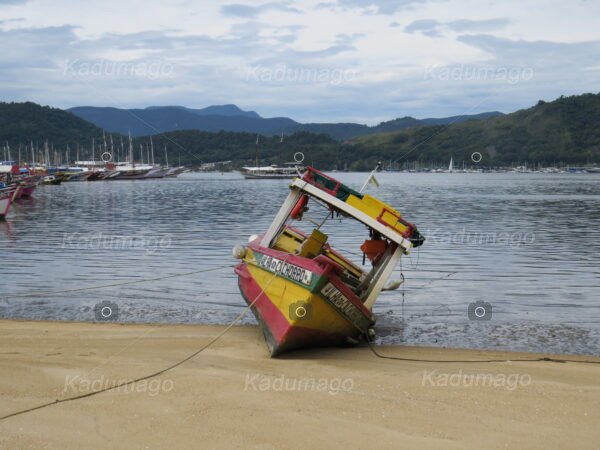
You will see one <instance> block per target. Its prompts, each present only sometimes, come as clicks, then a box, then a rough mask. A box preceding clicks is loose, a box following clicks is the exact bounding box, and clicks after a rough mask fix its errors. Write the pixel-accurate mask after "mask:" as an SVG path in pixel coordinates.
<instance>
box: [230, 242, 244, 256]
mask: <svg viewBox="0 0 600 450" xmlns="http://www.w3.org/2000/svg"><path fill="white" fill-rule="evenodd" d="M231 254H232V255H233V257H234V258H236V259H243V258H244V256H246V247H244V246H243V245H236V246H235V247H233V250H231Z"/></svg>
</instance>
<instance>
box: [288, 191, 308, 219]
mask: <svg viewBox="0 0 600 450" xmlns="http://www.w3.org/2000/svg"><path fill="white" fill-rule="evenodd" d="M307 203H308V195H306V194H302V197H300V198H299V199H298V201H297V202H296V204H295V205H294V209H292V212H291V214H290V217H291V218H292V219H297V218H299V217H301V216H302V213H303V212H304V207H305V206H306V204H307Z"/></svg>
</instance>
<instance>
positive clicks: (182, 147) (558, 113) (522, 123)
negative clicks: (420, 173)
mask: <svg viewBox="0 0 600 450" xmlns="http://www.w3.org/2000/svg"><path fill="white" fill-rule="evenodd" d="M165 108H168V109H169V110H170V114H171V115H172V116H171V117H175V118H176V119H177V120H180V117H182V119H181V120H188V119H186V118H188V117H189V116H192V117H193V118H194V117H195V118H200V119H206V118H209V119H211V120H213V119H214V118H218V120H219V121H221V120H224V119H228V120H234V121H235V122H236V123H239V124H247V123H249V122H251V121H259V122H261V121H262V120H264V119H256V118H254V117H240V116H231V117H227V116H213V115H207V116H199V115H197V114H195V113H190V112H188V111H185V110H182V108H179V107H165ZM161 109H163V108H161ZM96 110H97V108H93V109H92V111H96ZM140 111H145V112H146V113H147V116H146V117H150V118H151V119H153V120H158V119H154V118H153V117H152V112H153V109H152V108H150V109H147V110H140ZM113 113H114V111H113ZM158 113H159V114H158V115H159V117H160V116H162V113H164V111H158ZM115 114H121V115H122V117H123V118H128V117H127V116H130V112H127V111H125V110H118V109H117V110H116V113H115ZM177 114H182V115H181V116H178V115H177ZM463 119H464V117H462V116H460V117H455V118H447V122H446V123H444V124H435V125H421V123H422V122H423V121H419V120H417V119H413V118H410V117H404V118H400V119H396V120H393V121H389V122H383V123H381V124H379V125H377V126H376V127H366V126H365V125H358V124H336V125H337V126H339V127H340V129H342V128H346V129H347V130H346V131H347V132H348V133H350V132H354V131H356V130H359V129H360V130H362V131H365V129H366V131H369V132H370V131H372V130H373V129H377V130H388V131H384V132H380V133H375V134H373V133H371V134H366V135H363V136H359V137H356V138H353V139H349V140H346V141H344V142H343V143H342V142H340V141H339V139H334V138H333V137H331V136H330V135H329V134H325V133H321V134H316V133H313V132H308V131H297V132H295V133H293V134H291V135H289V136H286V137H285V138H284V139H283V142H281V138H280V136H278V135H276V134H272V133H271V134H270V135H269V133H264V134H263V135H262V136H261V137H259V144H258V146H257V145H256V139H257V136H256V133H255V132H231V131H218V132H209V131H199V130H190V129H187V130H178V131H169V132H166V133H162V134H158V135H156V134H155V135H153V142H154V148H155V150H156V151H155V155H156V160H157V161H158V162H163V160H162V156H163V155H164V152H163V151H162V150H163V148H164V147H165V146H166V147H167V150H168V153H169V160H170V161H171V162H173V161H177V162H179V161H181V163H182V164H190V165H198V164H200V163H201V162H214V161H227V160H231V161H233V165H234V166H240V165H242V164H248V163H252V162H253V161H254V158H255V156H256V152H257V150H258V154H259V158H260V161H261V163H263V164H270V163H282V162H287V161H291V160H292V159H293V155H294V153H295V152H297V151H301V152H303V153H304V154H305V155H306V163H308V164H314V165H316V166H317V167H319V168H321V169H324V170H327V169H333V168H338V169H342V168H344V167H348V168H349V169H351V170H366V169H371V168H372V167H374V165H375V164H376V162H377V161H378V160H381V161H384V162H385V165H386V167H388V166H389V165H390V163H393V164H392V165H393V167H395V168H399V167H402V166H404V167H408V166H409V165H410V164H414V163H415V162H416V161H418V162H420V165H421V166H425V165H428V166H429V167H432V166H434V165H437V166H439V167H443V166H447V164H448V161H449V160H450V157H452V158H453V159H454V163H455V165H456V166H458V167H461V166H462V161H464V162H465V163H466V164H467V165H470V166H476V167H477V166H478V167H486V166H505V165H511V164H514V165H522V164H524V163H525V162H528V163H542V164H553V163H566V164H572V165H579V164H586V163H600V127H598V123H599V122H600V94H584V95H579V96H572V97H560V98H558V99H556V100H554V101H551V102H544V101H539V102H538V103H537V104H536V105H535V106H533V107H531V108H527V109H522V110H519V111H516V112H514V113H511V114H506V115H494V114H492V116H491V117H489V118H487V119H486V118H481V119H479V120H463ZM215 120H216V119H215ZM281 120H282V121H283V122H284V123H285V124H287V126H289V122H287V121H289V120H290V119H285V118H283V119H281ZM424 120H426V119H424ZM435 120H438V119H435ZM205 123H206V122H205ZM221 123H222V122H221ZM261 123H263V124H264V122H261ZM317 125H318V126H317ZM329 125H331V124H311V126H313V127H315V128H312V130H313V131H315V130H317V131H319V130H323V131H324V130H325V129H324V127H325V126H329ZM232 126H233V125H232ZM261 126H264V125H261ZM362 127H364V128H362ZM398 127H404V128H403V129H401V130H400V131H394V129H395V128H398ZM389 130H392V131H389ZM110 137H111V136H107V141H108V142H109V145H110ZM112 137H113V140H114V143H115V145H117V146H118V147H119V148H120V143H121V138H122V137H123V136H119V135H114V134H113V135H112ZM92 139H96V145H97V147H96V151H98V150H99V149H98V144H99V143H101V142H103V141H102V140H101V139H102V130H101V129H100V128H98V127H96V126H94V125H92V124H91V123H89V122H86V121H85V120H82V119H80V118H78V117H76V116H75V115H73V114H71V113H69V112H67V111H63V110H60V109H56V108H50V107H48V106H40V105H36V104H34V103H30V102H28V103H0V145H2V146H4V145H5V142H8V144H9V145H10V148H11V152H12V156H13V157H15V156H16V155H15V153H14V152H15V150H18V148H19V147H21V148H25V147H24V146H29V145H30V143H31V141H33V142H34V146H36V147H37V148H38V149H39V148H42V147H43V143H44V141H46V140H48V142H49V144H50V146H54V149H55V150H56V151H60V152H63V155H64V151H65V149H66V146H67V145H69V146H70V148H71V150H72V152H71V155H73V150H74V149H75V148H76V147H78V146H79V147H80V151H81V153H80V154H81V155H82V157H89V156H90V154H91V143H92ZM124 141H125V146H126V145H127V140H126V137H125V139H124ZM149 142H150V138H149V136H140V137H136V138H135V139H134V150H135V152H136V157H137V158H138V159H139V154H138V153H139V148H140V145H141V146H143V148H144V149H146V148H147V146H148V145H149ZM51 151H52V150H51ZM475 152H479V153H481V159H482V160H481V162H480V163H479V164H476V163H475V162H473V161H472V155H473V154H474V153H475ZM96 154H98V153H96ZM475 159H479V156H477V157H476V158H475Z"/></svg>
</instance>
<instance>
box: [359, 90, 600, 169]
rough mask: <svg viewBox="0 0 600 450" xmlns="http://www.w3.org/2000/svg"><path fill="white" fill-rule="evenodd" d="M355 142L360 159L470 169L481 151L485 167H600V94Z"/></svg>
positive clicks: (364, 138) (580, 96) (385, 134)
mask: <svg viewBox="0 0 600 450" xmlns="http://www.w3.org/2000/svg"><path fill="white" fill-rule="evenodd" d="M353 143H354V146H353V148H354V150H353V152H355V155H356V157H357V158H358V159H365V158H366V157H367V155H372V154H374V153H376V154H378V155H379V156H380V158H381V159H398V158H401V159H402V160H408V161H413V160H420V161H425V162H432V161H438V162H441V161H448V160H450V157H453V158H454V161H455V163H456V162H458V163H459V164H460V163H461V161H462V160H464V161H466V162H467V164H468V163H470V161H471V155H472V154H473V152H480V153H481V154H482V156H483V160H482V161H481V163H480V164H481V165H510V164H519V163H523V162H525V161H528V162H530V163H542V164H553V163H555V162H556V163H558V162H563V163H568V164H583V163H600V94H584V95H578V96H571V97H560V98H558V99H556V100H554V101H552V102H543V101H540V102H538V104H537V105H535V106H534V107H531V108H528V109H523V110H520V111H517V112H514V113H511V114H506V115H504V116H499V117H492V118H489V119H487V120H479V121H470V122H463V123H457V124H451V125H443V126H428V127H420V128H414V129H409V130H404V131H400V132H392V133H383V134H378V135H374V136H365V137H361V138H357V139H355V140H354V141H353ZM478 158H479V156H478V155H477V156H476V157H475V159H478Z"/></svg>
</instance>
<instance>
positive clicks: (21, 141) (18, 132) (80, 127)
mask: <svg viewBox="0 0 600 450" xmlns="http://www.w3.org/2000/svg"><path fill="white" fill-rule="evenodd" d="M92 138H98V139H101V138H102V129H101V128H98V127H97V126H95V125H93V124H91V123H89V122H87V121H85V120H83V119H80V118H79V117H77V116H75V115H74V114H71V113H70V112H67V111H64V110H62V109H58V108H51V107H50V106H40V105H38V104H36V103H32V102H25V103H2V102H0V147H4V146H5V145H6V143H7V142H8V144H9V146H10V148H11V149H15V150H17V151H18V147H19V145H21V146H22V147H24V146H25V145H27V146H31V143H32V142H33V144H34V146H35V147H38V146H42V145H43V143H44V142H45V141H48V142H49V143H50V144H52V145H54V147H57V148H63V147H66V145H67V144H70V145H71V146H72V148H74V147H73V146H76V145H77V143H83V142H87V141H90V142H91V139H92ZM13 157H15V158H16V154H14V155H13Z"/></svg>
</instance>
